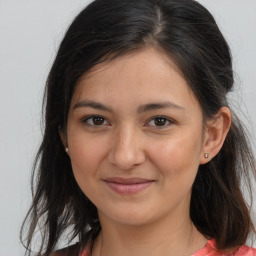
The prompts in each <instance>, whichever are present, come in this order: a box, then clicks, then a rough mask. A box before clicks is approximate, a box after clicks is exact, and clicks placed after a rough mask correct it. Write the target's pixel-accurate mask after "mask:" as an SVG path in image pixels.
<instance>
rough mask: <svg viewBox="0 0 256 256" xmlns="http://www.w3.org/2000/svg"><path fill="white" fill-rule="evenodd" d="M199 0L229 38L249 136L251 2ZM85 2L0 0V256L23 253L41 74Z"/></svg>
mask: <svg viewBox="0 0 256 256" xmlns="http://www.w3.org/2000/svg"><path fill="white" fill-rule="evenodd" d="M120 1H121V0H120ZM200 2H201V3H203V4H204V5H205V6H206V7H207V8H208V9H209V10H210V11H211V12H212V13H213V15H214V16H215V18H216V21H217V23H218V24H219V26H220V29H221V30H222V32H223V33H224V35H225V37H226V39H227V41H228V42H229V44H230V47H231V50H232V54H233V58H234V59H233V61H234V68H235V73H236V89H235V91H234V93H232V95H230V97H231V98H232V99H233V100H234V102H235V103H234V107H235V108H236V109H237V110H238V111H239V112H240V116H241V117H242V118H243V119H244V121H245V123H246V124H247V126H248V128H249V130H250V132H251V141H252V142H253V143H255V136H254V134H255V131H256V129H255V124H256V115H255V109H256V86H255V83H256V15H255V11H256V1H255V0H243V1H241V0H200ZM87 3H88V1H85V0H84V1H82V0H54V1H53V0H0V88H1V92H0V161H1V162H0V163H1V169H0V174H1V176H0V256H7V255H8V256H18V255H23V254H24V249H23V247H22V246H21V244H20V242H19V229H20V226H21V223H22V220H23V218H24V215H25V213H26V211H27V209H28V207H29V204H30V200H31V196H30V194H31V193H30V173H31V166H32V162H33V158H34V156H35V153H36V150H37V148H38V146H39V143H40V139H41V127H40V119H41V103H42V95H43V88H44V84H45V80H46V76H47V73H48V71H49V69H50V66H51V63H52V61H53V58H54V56H55V54H56V51H57V49H58V45H59V42H60V40H61V38H62V36H63V34H64V32H65V30H66V29H67V26H68V25H69V24H70V22H71V20H72V19H73V18H74V16H75V15H76V14H77V13H78V12H79V10H81V8H82V7H84V6H85V5H86V4H87ZM246 116H249V118H248V117H246ZM254 149H255V147H254ZM220 214H221V213H220ZM254 246H255V244H254Z"/></svg>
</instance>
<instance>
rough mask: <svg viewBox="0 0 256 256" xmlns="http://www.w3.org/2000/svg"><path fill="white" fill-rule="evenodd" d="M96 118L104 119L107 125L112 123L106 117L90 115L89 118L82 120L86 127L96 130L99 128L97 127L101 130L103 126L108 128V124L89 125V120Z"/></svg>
mask: <svg viewBox="0 0 256 256" xmlns="http://www.w3.org/2000/svg"><path fill="white" fill-rule="evenodd" d="M95 117H99V118H102V119H104V122H105V121H106V122H107V123H108V124H107V125H109V124H110V122H109V121H108V120H107V119H106V118H105V117H104V116H102V115H88V116H85V117H83V118H81V122H82V123H83V124H84V125H86V126H89V127H95V128H97V127H98V128H100V127H102V126H106V124H101V125H93V124H89V123H88V122H87V121H88V120H89V119H91V118H95Z"/></svg>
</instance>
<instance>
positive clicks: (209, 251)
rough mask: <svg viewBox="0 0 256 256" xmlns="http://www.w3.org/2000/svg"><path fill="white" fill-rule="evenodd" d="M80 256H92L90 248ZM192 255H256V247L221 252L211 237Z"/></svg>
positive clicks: (242, 247)
mask: <svg viewBox="0 0 256 256" xmlns="http://www.w3.org/2000/svg"><path fill="white" fill-rule="evenodd" d="M79 256H90V252H89V250H88V248H87V249H85V250H84V251H82V252H81V253H80V254H79ZM191 256H256V249H254V248H253V247H248V246H246V245H243V246H241V247H240V248H239V249H237V250H236V251H233V252H230V253H221V252H218V251H217V250H216V247H215V240H214V239H211V240H209V241H208V242H207V244H206V245H205V247H204V248H202V249H200V250H199V251H197V252H196V253H194V254H192V255H191Z"/></svg>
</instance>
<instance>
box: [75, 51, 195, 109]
mask: <svg viewBox="0 0 256 256" xmlns="http://www.w3.org/2000/svg"><path fill="white" fill-rule="evenodd" d="M84 98H89V99H92V100H99V101H104V102H105V101H109V104H110V103H115V102H118V101H119V103H120V104H121V103H124V104H125V103H127V104H129V103H130V104H135V103H136V102H138V103H139V102H141V103H145V104H146V103H147V101H152V100H153V101H155V100H157V101H159V100H165V101H167V100H171V101H174V102H176V103H177V104H179V105H181V104H182V105H189V104H190V105H191V104H192V105H195V104H198V103H197V100H196V98H195V96H194V94H193V92H192V91H191V89H190V88H189V86H188V84H187V82H186V80H185V79H184V77H183V76H182V74H181V72H180V70H179V69H178V68H177V66H176V65H175V63H174V62H173V61H172V60H171V59H170V58H169V57H168V56H166V55H165V54H164V53H163V52H160V51H158V50H156V49H154V48H146V49H143V50H141V51H139V52H135V53H130V54H127V55H125V56H122V57H119V58H117V59H115V60H113V61H111V62H105V63H102V64H99V65H97V66H94V67H93V68H92V69H91V70H90V71H89V72H87V73H86V74H84V75H83V76H82V77H81V78H80V79H79V81H78V83H77V86H76V89H75V92H74V95H73V99H72V104H75V102H76V101H78V100H81V99H84ZM143 101H144V102H143Z"/></svg>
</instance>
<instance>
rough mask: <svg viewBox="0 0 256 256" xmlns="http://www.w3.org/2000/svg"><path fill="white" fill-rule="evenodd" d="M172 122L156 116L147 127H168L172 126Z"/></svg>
mask: <svg viewBox="0 0 256 256" xmlns="http://www.w3.org/2000/svg"><path fill="white" fill-rule="evenodd" d="M172 123H173V122H172V120H170V119H168V118H166V117H163V116H156V117H154V118H152V119H151V120H150V121H149V122H148V123H147V125H148V126H155V127H166V126H169V125H170V124H172Z"/></svg>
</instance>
